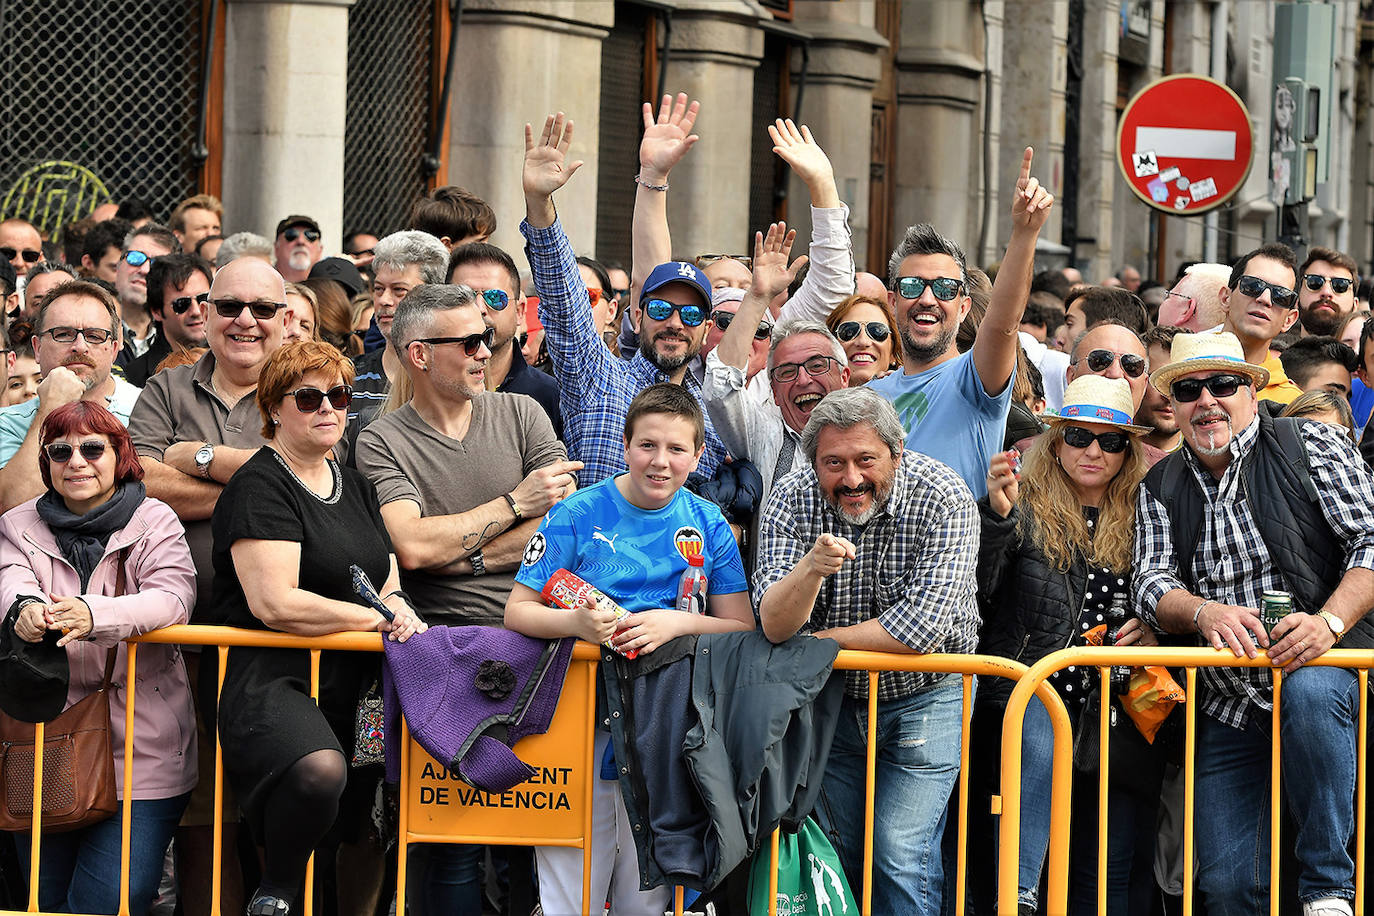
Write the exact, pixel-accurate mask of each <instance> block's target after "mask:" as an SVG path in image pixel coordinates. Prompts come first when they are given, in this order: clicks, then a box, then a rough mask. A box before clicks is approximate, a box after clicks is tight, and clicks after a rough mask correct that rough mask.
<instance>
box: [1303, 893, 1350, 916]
mask: <svg viewBox="0 0 1374 916" xmlns="http://www.w3.org/2000/svg"><path fill="white" fill-rule="evenodd" d="M1302 916H1354V913H1353V911H1352V910H1351V909H1350V901H1349V900H1346V899H1345V898H1343V897H1322V898H1321V899H1320V900H1313V901H1312V902H1311V903H1304V904H1303V905H1302Z"/></svg>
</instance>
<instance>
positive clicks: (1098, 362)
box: [1074, 350, 1145, 378]
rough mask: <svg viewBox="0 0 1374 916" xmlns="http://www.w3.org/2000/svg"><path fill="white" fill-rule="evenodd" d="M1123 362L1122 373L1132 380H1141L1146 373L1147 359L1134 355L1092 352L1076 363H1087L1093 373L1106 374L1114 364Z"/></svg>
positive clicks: (1107, 351) (1104, 351)
mask: <svg viewBox="0 0 1374 916" xmlns="http://www.w3.org/2000/svg"><path fill="white" fill-rule="evenodd" d="M1118 359H1119V360H1121V371H1122V372H1124V373H1126V374H1127V375H1129V376H1130V377H1131V378H1140V376H1141V375H1143V374H1144V373H1145V357H1143V356H1136V355H1135V354H1134V353H1113V352H1112V351H1111V350H1090V351H1088V355H1087V356H1082V357H1079V358H1078V359H1076V360H1074V363H1082V362H1086V363H1087V364H1088V369H1089V370H1091V371H1092V372H1106V371H1107V370H1108V369H1110V368H1111V367H1112V363H1114V362H1116V361H1117V360H1118Z"/></svg>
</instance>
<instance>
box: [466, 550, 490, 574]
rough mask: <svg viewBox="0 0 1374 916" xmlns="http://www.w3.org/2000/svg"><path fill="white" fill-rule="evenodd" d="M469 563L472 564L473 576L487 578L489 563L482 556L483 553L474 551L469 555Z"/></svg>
mask: <svg viewBox="0 0 1374 916" xmlns="http://www.w3.org/2000/svg"><path fill="white" fill-rule="evenodd" d="M468 562H469V563H471V564H472V574H473V575H474V576H485V575H486V574H487V561H486V558H485V557H483V556H482V551H480V550H474V551H473V552H472V553H470V554H468Z"/></svg>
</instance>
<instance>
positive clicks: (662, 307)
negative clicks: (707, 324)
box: [644, 299, 706, 328]
mask: <svg viewBox="0 0 1374 916" xmlns="http://www.w3.org/2000/svg"><path fill="white" fill-rule="evenodd" d="M673 312H677V313H678V315H680V316H681V317H682V323H683V324H684V325H686V326H687V327H689V328H699V327H701V323H702V322H703V321H705V320H706V310H705V309H703V308H702V307H701V306H699V305H692V304H690V303H689V304H688V305H678V304H677V303H676V302H669V301H668V300H666V299H650V300H649V301H648V302H646V303H644V314H646V315H648V316H649V317H650V318H652V319H653V320H654V321H667V320H668V318H669V317H671V316H672V314H673Z"/></svg>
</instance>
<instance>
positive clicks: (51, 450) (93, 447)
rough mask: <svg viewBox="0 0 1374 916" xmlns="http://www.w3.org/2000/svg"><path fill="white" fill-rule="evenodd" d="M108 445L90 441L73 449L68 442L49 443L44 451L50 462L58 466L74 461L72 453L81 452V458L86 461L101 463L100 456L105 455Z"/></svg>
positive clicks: (98, 441)
mask: <svg viewBox="0 0 1374 916" xmlns="http://www.w3.org/2000/svg"><path fill="white" fill-rule="evenodd" d="M105 448H106V445H105V443H104V442H101V441H100V440H99V439H88V440H86V441H85V442H83V443H81V444H80V445H79V446H77V447H76V449H73V448H72V446H71V444H70V443H67V442H49V443H48V444H47V445H45V446H43V451H45V452H47V453H48V460H49V461H55V462H57V463H58V464H66V463H67V462H68V461H71V460H72V452H73V451H80V452H81V457H82V459H83V460H85V461H99V460H100V456H101V455H103V454H105Z"/></svg>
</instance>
